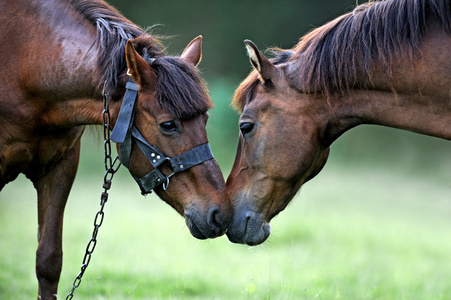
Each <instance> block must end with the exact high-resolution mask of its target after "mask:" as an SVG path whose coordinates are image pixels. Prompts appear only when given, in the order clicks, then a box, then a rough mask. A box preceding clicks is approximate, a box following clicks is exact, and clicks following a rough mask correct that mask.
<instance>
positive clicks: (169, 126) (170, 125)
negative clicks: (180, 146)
mask: <svg viewBox="0 0 451 300" xmlns="http://www.w3.org/2000/svg"><path fill="white" fill-rule="evenodd" d="M160 129H161V130H162V131H164V132H167V133H172V132H176V131H177V124H175V122H174V121H168V122H163V123H160Z"/></svg>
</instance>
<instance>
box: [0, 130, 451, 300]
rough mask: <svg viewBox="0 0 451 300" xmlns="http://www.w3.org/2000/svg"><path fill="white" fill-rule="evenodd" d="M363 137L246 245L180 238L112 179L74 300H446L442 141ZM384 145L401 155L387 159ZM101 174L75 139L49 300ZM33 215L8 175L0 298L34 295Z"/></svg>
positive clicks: (346, 142) (447, 221)
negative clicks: (262, 237) (75, 163)
mask: <svg viewBox="0 0 451 300" xmlns="http://www.w3.org/2000/svg"><path fill="white" fill-rule="evenodd" d="M366 130H367V129H362V130H360V131H359V129H355V131H354V130H353V131H352V132H351V133H349V135H348V134H347V135H345V136H344V137H343V138H341V139H340V140H339V141H338V142H337V144H336V145H335V146H334V147H333V149H332V156H331V158H330V161H329V162H328V164H327V165H326V167H325V169H324V170H323V171H322V173H321V174H320V175H319V176H318V177H317V178H315V179H314V180H313V181H311V182H309V183H308V184H306V185H305V186H304V187H303V189H302V191H301V192H300V193H299V194H298V195H297V196H296V198H295V199H294V200H293V201H292V203H291V204H290V205H289V206H288V208H287V209H286V210H285V211H283V212H282V213H281V214H280V215H279V216H277V217H276V218H275V219H274V220H273V221H272V234H271V237H270V238H269V239H268V241H267V242H265V243H264V244H263V245H260V246H257V247H247V246H244V245H236V244H231V243H230V242H228V240H227V238H226V237H221V238H218V239H215V240H208V241H199V240H196V239H194V238H193V237H192V236H191V235H190V233H189V231H188V229H187V228H186V226H185V224H184V220H183V218H182V217H180V216H179V215H177V214H176V212H175V211H174V210H173V209H172V208H170V207H169V206H167V205H166V204H164V203H163V202H162V201H161V200H159V199H158V198H156V197H155V196H153V195H151V196H148V197H141V196H140V193H139V189H138V187H137V185H136V184H135V182H134V181H133V179H132V178H131V177H130V176H129V175H128V172H127V170H126V169H121V171H120V172H119V173H118V175H117V177H116V178H115V180H114V183H113V187H112V189H111V193H110V194H111V196H110V200H109V202H108V203H107V206H106V209H105V221H104V224H103V226H102V227H101V229H100V233H99V236H98V244H97V247H96V249H95V252H94V254H93V258H92V261H91V264H90V266H89V268H88V269H87V271H86V273H85V276H84V278H83V280H82V283H81V286H80V287H79V288H78V289H77V290H76V293H75V299H451V281H450V278H451V263H450V258H451V160H450V159H449V156H447V155H446V154H445V155H442V156H436V155H435V154H434V153H437V152H434V151H435V150H434V149H437V147H442V148H443V147H445V148H444V149H445V153H448V154H449V152H446V151H447V150H446V149H448V150H449V149H450V146H449V142H448V144H447V142H446V141H443V142H442V141H438V142H437V141H436V140H430V139H428V138H425V140H424V147H423V149H422V151H423V152H424V155H419V154H418V153H415V151H414V150H411V149H410V147H409V144H408V143H409V142H408V139H407V140H402V138H395V140H396V141H395V140H384V138H383V137H384V136H385V135H384V134H380V133H379V134H378V135H377V136H381V137H382V138H381V140H380V143H381V145H380V147H379V148H377V149H374V147H373V146H371V147H368V149H367V151H362V150H358V149H360V148H361V147H360V146H359V147H356V143H357V142H360V143H362V145H367V146H368V145H369V143H368V140H370V139H371V136H373V137H374V135H371V134H374V132H370V133H371V134H369V133H368V131H366ZM376 130H379V129H376ZM382 133H384V132H382ZM401 136H402V137H404V136H406V133H402V134H401ZM407 136H409V135H408V134H407ZM415 138H416V136H415ZM419 138H420V139H422V138H423V137H419ZM365 139H367V140H365ZM386 139H387V138H386ZM395 143H398V144H397V146H398V147H401V148H405V149H406V150H409V151H407V152H402V153H397V154H394V153H389V149H390V146H392V145H393V144H395ZM437 143H438V144H437ZM212 145H213V146H215V145H217V143H213V142H212ZM437 145H438V146H437ZM213 150H214V147H213ZM412 151H413V152H412ZM442 152H443V151H442ZM229 155H230V156H232V157H233V154H230V153H229ZM419 158H421V159H419ZM226 161H227V162H229V161H230V157H228V158H227V159H226ZM223 168H224V173H225V174H227V173H228V168H229V165H228V164H226V165H224V166H223ZM102 178H103V159H102V147H101V143H97V144H96V143H95V142H94V143H93V142H92V141H91V140H88V141H87V142H85V147H84V148H83V157H82V163H81V165H80V170H79V174H78V177H77V179H76V182H75V184H74V188H73V192H72V194H71V196H70V199H69V202H68V205H67V209H66V215H65V223H64V226H65V228H64V265H63V272H62V275H61V281H60V287H59V298H63V299H64V298H65V296H66V294H67V293H68V292H69V291H70V289H71V287H72V282H73V280H74V278H75V276H76V275H77V274H78V272H79V270H80V265H81V261H82V258H83V254H84V251H85V248H86V244H87V242H88V241H89V238H90V236H91V232H92V224H93V219H94V215H95V213H96V212H97V210H98V209H99V196H100V192H101V184H102ZM36 219H37V217H36V196H35V192H34V189H33V187H32V185H31V183H29V182H28V181H27V180H26V179H25V178H24V177H21V178H19V180H17V181H15V182H13V183H11V184H10V185H8V186H6V188H5V189H4V190H3V191H2V193H1V194H0V228H1V229H0V253H2V255H1V258H0V299H33V298H35V297H36V294H37V281H36V278H35V274H34V261H35V250H36V246H37V241H36V233H37V225H36V224H37V221H36Z"/></svg>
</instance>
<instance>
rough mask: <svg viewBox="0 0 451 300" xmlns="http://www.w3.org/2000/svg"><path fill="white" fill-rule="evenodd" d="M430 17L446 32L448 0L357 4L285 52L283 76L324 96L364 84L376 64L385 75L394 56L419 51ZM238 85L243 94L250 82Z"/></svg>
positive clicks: (450, 11) (450, 14)
mask: <svg viewBox="0 0 451 300" xmlns="http://www.w3.org/2000/svg"><path fill="white" fill-rule="evenodd" d="M430 20H434V21H435V22H438V24H439V25H440V26H441V27H442V29H443V30H444V31H445V32H447V33H450V32H451V3H450V2H449V0H416V1H412V0H383V1H370V2H368V3H365V4H362V5H359V6H357V7H356V8H355V9H354V10H353V11H352V12H350V13H347V14H344V15H342V16H340V17H338V18H336V19H335V20H333V21H331V22H329V23H327V24H325V25H323V26H321V27H319V28H317V29H314V30H312V31H311V32H310V33H308V34H306V35H305V36H304V37H302V38H301V39H300V41H299V43H298V44H297V45H296V46H295V47H294V48H293V49H290V50H287V51H289V52H290V53H292V55H291V58H290V59H289V60H288V63H289V64H290V63H293V64H296V66H298V67H296V68H292V71H291V73H290V74H289V76H290V78H293V79H294V80H295V82H296V86H297V88H299V89H300V90H302V91H303V92H307V93H324V94H329V93H331V92H342V93H343V92H346V91H348V90H349V89H351V88H352V87H355V86H356V85H357V84H361V85H363V86H365V85H368V84H370V83H371V73H372V70H373V69H374V66H375V65H376V64H377V65H379V66H381V67H382V69H383V70H384V72H385V73H386V75H387V76H388V78H390V75H391V69H390V65H391V63H392V62H393V59H394V58H395V56H396V55H404V56H405V57H406V58H407V59H408V60H409V61H412V60H413V59H414V57H415V55H416V54H417V53H419V46H420V42H421V40H422V38H423V35H424V33H425V32H426V28H427V25H428V21H430ZM284 52H286V51H283V50H280V49H279V50H278V51H276V52H275V55H276V58H277V57H278V56H281V55H282V56H286V54H284ZM250 77H253V79H251V78H249V81H252V80H253V81H255V80H258V78H257V77H256V75H251V76H250ZM362 78H363V80H362ZM358 80H359V82H357V81H358ZM243 84H244V85H243V86H242V88H244V89H247V91H248V92H249V87H250V85H251V84H250V82H247V83H243ZM240 88H241V87H239V88H238V90H237V93H236V95H235V99H234V101H233V102H234V105H235V106H236V107H238V108H240V107H244V103H242V102H243V101H246V97H243V96H244V94H243V90H240Z"/></svg>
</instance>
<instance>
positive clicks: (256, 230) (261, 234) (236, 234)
mask: <svg viewBox="0 0 451 300" xmlns="http://www.w3.org/2000/svg"><path fill="white" fill-rule="evenodd" d="M270 233H271V225H269V223H268V222H266V221H265V220H264V218H263V216H262V215H261V214H259V213H256V212H255V211H253V210H252V209H250V208H242V209H237V208H235V213H234V216H233V219H232V222H231V223H230V226H229V228H228V230H227V237H228V238H229V241H231V242H232V243H238V244H247V245H249V246H255V245H259V244H261V243H263V242H264V241H266V239H267V238H268V237H269V235H270Z"/></svg>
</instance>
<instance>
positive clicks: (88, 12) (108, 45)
mask: <svg viewBox="0 0 451 300" xmlns="http://www.w3.org/2000/svg"><path fill="white" fill-rule="evenodd" d="M69 3H70V5H71V6H72V7H73V8H74V9H75V10H76V11H77V12H78V13H79V14H80V15H81V16H82V17H84V18H85V19H86V20H88V21H89V23H91V24H92V25H93V26H95V28H96V30H97V37H96V41H95V45H94V46H95V47H97V50H98V53H99V57H98V59H97V64H98V68H99V74H100V77H101V82H100V84H103V83H105V86H104V88H105V90H106V91H108V92H109V93H112V94H111V96H112V98H113V99H115V98H117V97H118V96H119V95H116V94H115V93H116V90H117V84H118V82H119V79H120V78H119V76H120V75H122V74H124V72H125V69H126V67H127V63H126V59H125V46H126V43H127V41H128V40H131V41H132V43H133V45H134V47H135V49H136V51H137V52H138V53H139V54H140V55H141V56H142V57H143V58H144V59H145V60H146V61H147V62H148V63H149V65H151V67H152V68H153V69H154V70H155V71H156V72H157V74H158V76H157V78H158V79H157V86H156V89H157V95H158V103H159V105H160V106H162V107H164V108H166V109H168V110H169V111H170V113H171V114H173V115H175V116H176V117H178V118H181V119H188V118H192V117H194V116H195V115H198V114H199V113H203V112H205V111H207V110H208V109H209V108H210V107H211V106H212V102H211V100H210V98H209V96H208V92H207V89H206V86H205V83H204V82H203V80H202V78H201V77H200V75H199V74H198V71H197V69H196V68H195V67H191V66H189V65H188V64H184V63H182V62H181V61H180V60H179V59H177V58H174V57H168V56H164V53H163V50H161V49H160V48H161V47H162V45H161V42H160V40H158V39H157V38H155V37H153V36H151V35H150V34H148V33H147V32H145V31H144V30H142V29H141V28H139V27H138V26H136V25H135V24H133V23H132V22H131V21H129V20H127V19H126V18H125V17H123V16H122V15H121V14H120V13H119V12H118V11H117V10H116V9H114V8H113V7H112V6H110V5H108V4H107V3H105V2H104V1H101V0H69ZM154 59H155V60H154Z"/></svg>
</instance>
